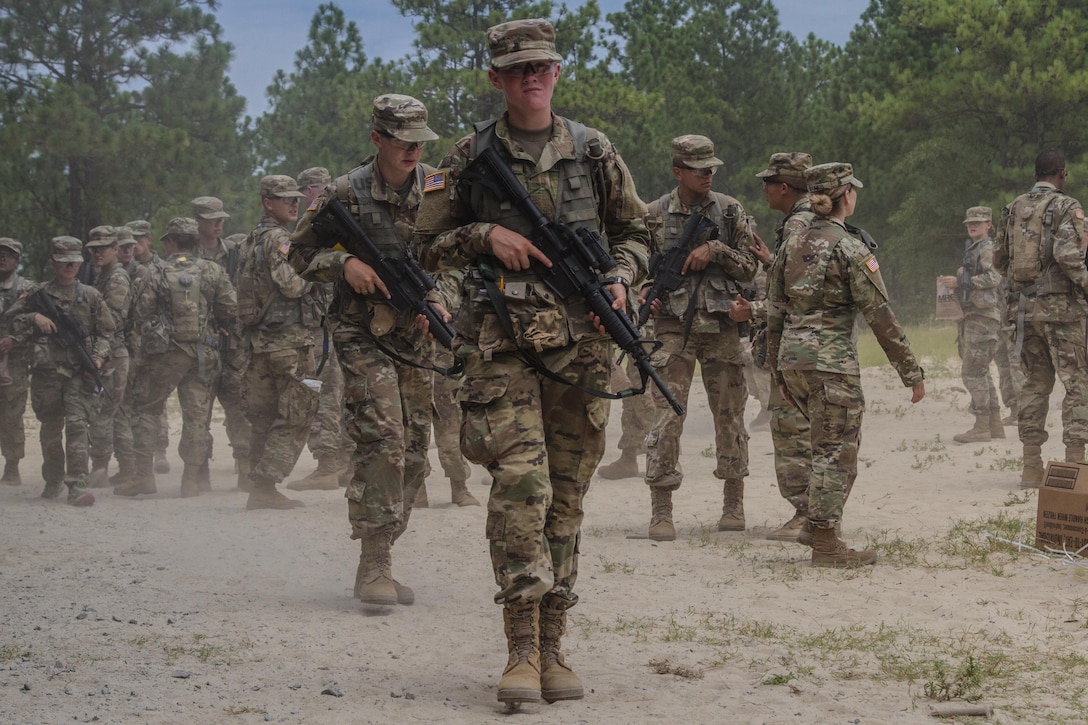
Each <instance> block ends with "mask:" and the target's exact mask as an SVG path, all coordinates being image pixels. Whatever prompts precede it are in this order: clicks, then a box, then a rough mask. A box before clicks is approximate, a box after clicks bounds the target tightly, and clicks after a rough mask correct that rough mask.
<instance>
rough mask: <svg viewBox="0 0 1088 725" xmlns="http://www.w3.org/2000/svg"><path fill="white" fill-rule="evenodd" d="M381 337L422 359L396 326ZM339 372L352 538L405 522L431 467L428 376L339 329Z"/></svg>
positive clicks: (364, 337) (399, 529)
mask: <svg viewBox="0 0 1088 725" xmlns="http://www.w3.org/2000/svg"><path fill="white" fill-rule="evenodd" d="M382 344H383V345H385V346H386V347H388V348H390V349H392V350H393V351H394V352H396V353H397V354H398V355H400V356H402V357H404V358H405V359H407V360H420V361H422V360H424V359H428V358H429V357H430V355H429V354H425V355H421V354H420V352H419V351H418V350H414V349H412V347H411V345H410V344H409V343H408V342H407V341H406V340H405V339H404V338H403V337H402V336H401V335H400V334H398V333H397V332H396V331H394V332H393V333H392V334H390V335H384V336H383V337H382ZM336 354H337V356H338V357H339V359H340V368H341V369H342V370H343V372H344V408H345V411H346V416H345V418H344V422H345V425H346V426H347V429H348V435H350V436H351V440H352V441H354V443H355V451H354V453H353V454H352V465H353V469H354V472H353V474H352V477H351V483H350V484H348V489H347V491H346V492H345V493H344V495H345V496H346V497H347V499H348V502H349V503H348V521H349V522H350V523H351V528H352V536H353V538H361V537H362V536H365V535H367V534H368V533H372V532H376V531H379V530H382V529H384V528H386V527H391V528H392V531H393V536H394V538H399V537H400V535H401V534H403V533H404V531H405V529H407V528H408V519H409V518H410V517H411V515H412V504H413V503H414V502H415V499H416V494H417V493H419V488H420V486H422V485H423V482H424V480H426V478H427V476H428V474H430V472H431V464H430V461H429V460H428V458H427V450H428V449H429V448H430V445H431V375H432V374H433V373H432V372H431V371H430V370H425V369H421V368H417V367H413V366H411V365H407V364H405V363H402V362H399V361H397V360H394V359H393V358H391V357H389V356H388V355H386V354H385V353H384V352H382V351H381V350H379V349H378V347H377V346H376V345H375V344H374V339H373V338H372V337H370V335H369V334H368V333H362V332H358V333H355V334H352V333H347V332H341V331H339V330H338V331H337V335H336Z"/></svg>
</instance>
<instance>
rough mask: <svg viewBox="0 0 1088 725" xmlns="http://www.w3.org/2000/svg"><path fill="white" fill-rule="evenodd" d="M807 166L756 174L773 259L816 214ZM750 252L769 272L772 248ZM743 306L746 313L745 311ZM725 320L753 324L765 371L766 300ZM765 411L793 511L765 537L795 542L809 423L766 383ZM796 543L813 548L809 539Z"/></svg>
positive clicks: (796, 163)
mask: <svg viewBox="0 0 1088 725" xmlns="http://www.w3.org/2000/svg"><path fill="white" fill-rule="evenodd" d="M811 166H812V157H811V156H810V155H809V154H807V153H804V152H801V151H793V152H779V153H774V154H771V158H770V161H768V162H767V168H766V169H764V170H763V171H760V172H759V173H758V174H756V177H758V178H760V179H762V180H763V195H764V196H765V197H766V198H767V205H768V206H770V207H771V209H773V210H775V211H778V212H781V213H782V214H783V217H782V221H781V222H779V224H778V226H777V227H776V228H775V231H774V234H775V247H774V254H775V255H777V253H778V252H780V251H781V250H782V249H783V248H784V246H785V244H784V242H785V240H786V239H788V238H789V237H790V236H792V235H794V234H799V233H801V232H803V231H804V230H806V229H808V225H809V224H810V223H811V222H812V220H813V218H814V217H815V214H813V213H812V205H811V204H810V203H809V199H808V187H807V186H806V183H807V182H806V181H805V171H806V170H807V169H809V168H810V167H811ZM751 251H752V253H753V254H755V255H756V257H757V258H758V259H759V261H760V263H761V264H762V266H763V267H764V269H767V270H769V269H770V268H771V262H772V259H773V258H774V257H772V252H771V250H769V249H767V247H766V245H764V244H763V240H761V239H758V238H757V240H756V243H755V244H754V245H753V246H752V247H751ZM746 308H749V309H750V311H748V312H746ZM730 316H732V317H733V319H734V320H738V321H743V320H747V319H753V320H755V323H756V327H757V328H758V329H761V330H762V334H759V333H757V335H756V339H755V343H754V345H753V357H754V359H755V363H756V364H757V365H759V366H760V367H761V368H764V369H767V370H768V371H769V369H770V365H769V361H768V360H767V337H766V327H767V305H766V301H761V302H753V303H752V304H751V305H749V304H748V303H747V302H746V301H745V300H744V299H743V298H742V299H738V300H736V301H734V303H733V309H732V310H731V311H730ZM768 407H769V409H770V411H771V421H770V427H771V440H772V441H774V471H775V476H776V477H777V479H778V492H779V493H780V494H782V498H784V499H786V500H787V501H788V502H789V503H790V504H791V505H792V506H793V509H794V514H793V517H792V518H791V519H790V520H789V521H787V522H786V523H784V524H782V525H781V526H779V527H778V528H777V529H775V530H774V531H772V532H771V533H770V534H768V535H767V538H768V539H770V540H772V541H797V540H798V535H799V534H800V533H801V531H802V529H803V528H804V525H805V522H806V521H807V519H808V485H809V472H810V470H811V468H812V448H811V447H810V445H809V425H808V420H807V419H806V418H805V416H804V415H802V414H801V411H799V410H798V409H797V408H796V407H794V406H792V405H790V404H789V403H787V402H786V400H785V399H784V398H783V397H782V394H781V393H780V392H779V390H778V386H777V385H774V384H772V385H770V390H769V391H768ZM800 541H801V543H803V544H806V545H811V544H812V539H811V538H810V537H804V538H802V539H801V540H800Z"/></svg>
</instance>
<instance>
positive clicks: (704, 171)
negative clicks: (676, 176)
mask: <svg viewBox="0 0 1088 725" xmlns="http://www.w3.org/2000/svg"><path fill="white" fill-rule="evenodd" d="M680 168H681V169H683V170H684V171H690V172H691V173H693V174H695V175H696V176H713V175H714V174H716V173H718V167H716V166H711V167H710V168H707V169H693V168H691V167H690V166H681V167H680Z"/></svg>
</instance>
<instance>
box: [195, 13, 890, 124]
mask: <svg viewBox="0 0 1088 725" xmlns="http://www.w3.org/2000/svg"><path fill="white" fill-rule="evenodd" d="M334 2H336V3H337V4H338V5H339V6H340V7H341V8H342V9H343V10H344V13H345V14H346V16H347V17H348V19H349V20H354V21H355V23H356V24H357V25H358V26H359V30H360V32H361V33H362V36H363V50H364V51H365V52H366V54H367V57H369V58H370V59H372V60H373V59H374V58H382V59H384V60H395V59H398V58H403V57H404V56H405V55H408V54H409V53H410V52H411V50H412V47H411V44H412V40H413V39H414V34H413V33H412V21H411V19H409V18H405V17H403V16H401V14H400V12H398V11H397V9H396V8H395V7H394V6H393V4H392V3H391V2H389V0H365V1H364V2H358V1H357V2H344V0H334ZM598 2H599V4H600V6H601V11H602V14H605V15H607V14H608V13H610V12H616V11H618V10H621V9H622V8H623V5H624V0H598ZM318 4H319V3H318V2H313V3H300V2H293V1H290V0H221V4H220V7H219V9H218V10H217V11H216V16H217V17H218V18H219V24H220V25H222V26H223V34H224V38H225V39H226V40H227V41H229V42H230V43H233V44H234V48H235V57H234V62H233V63H232V64H231V69H230V77H231V80H232V81H233V82H234V85H235V87H236V88H237V89H238V92H239V93H240V94H241V95H242V96H244V97H245V98H246V100H247V101H248V111H247V112H248V113H249V115H251V116H258V115H260V114H261V113H263V112H264V111H265V110H267V105H268V100H267V99H266V98H265V95H264V92H265V89H266V88H267V87H268V85H269V84H270V83H271V82H272V77H273V76H274V75H275V73H276V71H277V70H279V69H283V70H286V71H290V70H291V68H293V67H294V61H295V52H296V51H298V49H299V48H301V47H302V46H303V45H305V44H306V33H307V31H308V30H309V27H310V20H311V19H312V18H313V15H314V12H315V11H316V10H317V5H318ZM581 4H582V2H581V0H567V5H568V6H570V7H576V6H578V5H581ZM774 4H775V5H776V6H777V7H778V13H779V20H780V21H781V23H782V27H783V28H784V29H785V30H787V31H789V32H791V33H793V34H794V35H795V36H797V37H798V38H804V37H806V36H807V35H808V34H809V33H810V32H811V33H815V34H816V36H817V37H820V38H823V39H825V40H829V41H831V42H832V43H836V44H839V45H842V44H843V43H845V42H846V41H847V40H848V39H849V37H850V31H851V30H852V29H853V28H854V26H855V25H856V24H857V22H858V19H859V18H860V17H861V13H862V12H863V11H864V10H865V8H867V7H868V6H869V0H835V1H834V2H827V1H826V0H819V1H818V0H774Z"/></svg>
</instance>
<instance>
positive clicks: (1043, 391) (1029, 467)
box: [994, 181, 1088, 486]
mask: <svg viewBox="0 0 1088 725" xmlns="http://www.w3.org/2000/svg"><path fill="white" fill-rule="evenodd" d="M1044 208H1045V209H1046V211H1045V212H1043V211H1042V210H1043V209H1044ZM1033 210H1038V211H1039V212H1041V213H1034V214H1033ZM1047 222H1049V224H1047ZM1083 233H1084V211H1083V210H1082V209H1081V206H1080V202H1078V201H1077V200H1076V199H1073V198H1072V197H1069V196H1066V195H1065V194H1064V193H1062V191H1061V190H1060V189H1058V188H1057V187H1055V185H1054V184H1052V183H1049V182H1043V181H1039V182H1037V183H1036V184H1035V187H1034V188H1033V189H1032V190H1031V191H1030V192H1028V193H1027V194H1024V195H1021V196H1019V197H1017V198H1016V199H1015V200H1014V201H1013V202H1012V203H1011V204H1009V205H1008V206H1006V207H1005V209H1004V210H1003V211H1002V214H1001V225H1000V227H999V229H998V234H997V246H996V250H995V252H994V265H995V266H996V267H997V270H998V271H999V272H1000V273H1002V274H1003V275H1005V276H1006V277H1008V279H1009V282H1010V286H1011V288H1012V291H1013V292H1014V293H1015V299H1014V300H1013V301H1012V302H1011V303H1010V305H1009V307H1008V319H1009V320H1010V321H1014V322H1015V323H1016V330H1015V333H1014V334H1015V335H1016V336H1017V337H1018V338H1020V339H1019V340H1017V342H1016V343H1014V349H1018V348H1020V350H1021V351H1020V361H1021V364H1022V365H1023V369H1024V373H1025V375H1026V376H1027V380H1026V382H1025V383H1024V387H1023V389H1022V390H1021V391H1020V414H1019V419H1018V424H1019V428H1020V441H1021V442H1022V443H1023V444H1024V475H1023V477H1022V480H1021V482H1022V483H1023V484H1025V485H1033V486H1037V485H1038V484H1039V482H1040V480H1041V478H1042V459H1041V448H1042V445H1043V444H1044V443H1045V442H1046V440H1047V438H1048V434H1047V432H1046V417H1047V410H1048V409H1049V407H1050V405H1049V402H1050V393H1051V391H1052V390H1053V389H1054V379H1055V377H1057V378H1058V379H1060V380H1061V381H1062V384H1063V385H1064V386H1065V398H1064V399H1063V400H1062V442H1063V443H1064V444H1065V446H1066V460H1070V461H1079V460H1083V458H1084V445H1085V442H1086V441H1088V360H1086V357H1085V329H1084V324H1085V323H1084V320H1085V316H1086V310H1085V304H1084V295H1085V294H1086V292H1088V270H1086V269H1085V264H1084V250H1083V249H1082V248H1081V239H1082V237H1083ZM1048 240H1049V243H1048ZM1033 255H1034V257H1035V259H1036V260H1037V263H1035V264H1032V263H1031V261H1030V260H1031V258H1032V256H1033ZM1028 269H1031V270H1033V271H1031V272H1028V271H1023V272H1022V271H1021V270H1028Z"/></svg>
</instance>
